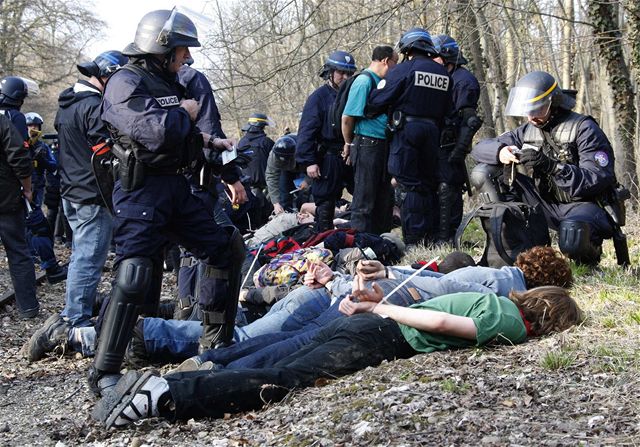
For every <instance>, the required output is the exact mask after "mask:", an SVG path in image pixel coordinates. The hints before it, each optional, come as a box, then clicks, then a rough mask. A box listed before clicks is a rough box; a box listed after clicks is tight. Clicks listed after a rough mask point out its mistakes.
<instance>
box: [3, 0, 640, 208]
mask: <svg viewBox="0 0 640 447" xmlns="http://www.w3.org/2000/svg"><path fill="white" fill-rule="evenodd" d="M202 5H203V6H202V9H201V10H199V11H198V12H197V13H196V12H195V11H194V14H193V17H194V19H195V20H194V21H195V22H196V24H197V25H198V28H199V31H200V36H201V41H202V43H203V49H202V51H201V52H200V53H199V54H198V57H199V58H200V59H201V60H199V61H198V63H197V65H198V66H199V67H202V69H203V71H204V72H205V73H206V74H207V76H208V77H209V79H210V81H211V83H212V85H213V86H214V90H215V94H216V99H217V101H218V105H219V107H220V111H221V114H222V117H223V126H224V129H225V131H226V132H227V133H228V134H229V135H230V136H238V135H239V134H240V130H239V129H240V127H241V126H242V124H244V122H245V121H246V119H247V117H248V115H249V114H250V113H252V112H255V111H260V112H263V113H267V114H268V115H269V116H271V117H272V118H274V119H275V121H276V123H277V126H276V127H275V128H274V129H270V132H271V133H272V136H278V135H280V134H281V133H282V132H283V130H284V129H285V128H289V129H291V130H292V131H295V130H296V129H297V127H298V121H299V115H300V112H301V110H302V106H303V104H304V101H305V99H306V97H307V96H308V94H309V93H311V92H312V91H313V89H314V88H316V87H317V86H318V85H320V83H321V82H322V81H321V79H320V78H319V77H318V70H319V68H320V67H321V65H322V63H323V62H324V59H325V58H326V56H327V55H328V54H329V53H330V52H331V51H333V50H335V49H344V50H347V51H350V52H352V53H353V54H354V55H355V57H356V61H357V63H358V67H359V68H364V67H366V66H367V65H368V63H369V58H370V54H371V50H372V49H373V48H374V47H375V46H376V45H380V44H391V45H394V44H395V43H396V42H397V41H398V39H399V37H400V35H401V34H402V32H403V31H405V30H407V29H409V28H411V27H413V26H421V27H424V28H426V29H427V30H429V31H430V32H431V34H432V35H435V34H439V33H446V34H449V35H451V36H453V37H454V38H455V39H456V40H457V41H458V42H459V43H460V45H461V47H462V50H463V52H464V55H465V57H466V58H467V59H468V60H469V66H468V68H469V69H470V70H471V71H472V72H473V73H474V74H475V75H476V77H477V78H478V80H479V81H480V84H481V86H482V95H481V98H480V111H479V113H480V115H481V117H482V118H483V120H484V126H483V128H482V129H481V131H480V132H479V134H478V138H484V137H492V136H495V135H498V134H500V133H502V132H504V131H505V130H507V129H511V128H513V127H514V126H516V125H517V122H516V120H514V119H513V118H511V117H505V116H503V114H502V111H503V110H504V107H505V104H506V100H507V97H508V91H509V88H510V87H511V86H513V85H514V83H515V82H516V80H517V79H518V78H519V77H521V76H522V75H524V74H525V73H527V72H529V71H531V70H546V71H548V72H550V73H551V74H553V75H554V76H556V77H557V79H558V80H559V81H560V84H561V86H562V87H563V88H565V89H575V90H577V92H578V93H577V99H578V101H577V107H576V110H577V111H578V112H580V113H585V114H589V115H592V116H593V117H594V118H595V119H596V120H597V121H598V122H599V123H600V125H601V126H602V127H603V129H604V130H605V132H606V133H607V135H608V136H609V138H610V140H611V141H612V143H613V145H614V149H615V155H616V161H617V165H616V170H617V174H618V179H619V180H620V181H621V182H623V183H624V184H625V185H627V186H628V187H630V188H631V189H632V192H633V194H634V196H635V197H636V198H637V197H638V167H637V163H636V159H637V158H638V147H640V145H639V144H638V143H639V142H640V124H639V123H640V119H639V114H640V97H639V94H638V91H637V90H638V89H637V86H638V77H639V76H640V2H637V1H635V0H623V1H595V0H504V1H487V0H454V1H450V0H434V1H416V0H351V1H349V2H345V1H340V0H244V1H242V2H234V1H227V2H225V3H222V2H221V1H220V0H213V1H205V2H203V3H202ZM123 13H125V12H123ZM103 25H104V23H103V22H101V20H100V19H99V18H98V16H97V15H96V12H95V8H93V7H92V4H91V3H90V2H86V1H80V0H70V1H64V2H63V1H58V0H36V1H33V0H29V1H26V0H0V75H2V76H6V75H18V76H25V77H28V78H31V79H34V80H35V81H37V82H38V83H39V85H40V90H41V93H40V95H39V96H37V97H32V98H29V99H28V101H27V103H26V104H25V107H24V109H25V110H24V111H30V110H34V111H37V112H39V113H40V114H41V115H43V117H44V118H45V122H46V123H47V124H48V125H49V128H46V129H45V130H48V131H51V130H53V129H52V128H51V123H52V122H53V117H54V115H55V111H56V109H57V101H56V99H57V95H58V94H59V92H60V91H62V90H63V89H64V88H66V87H67V86H69V85H70V84H71V83H73V81H74V80H75V79H76V78H77V77H78V73H77V71H76V68H75V63H76V62H77V61H78V60H86V59H91V58H93V57H94V56H95V55H92V54H87V51H88V49H89V48H90V46H91V44H92V43H94V42H95V41H96V40H100V39H101V38H104V33H102V32H101V31H100V30H101V29H103ZM131 38H133V36H131Z"/></svg>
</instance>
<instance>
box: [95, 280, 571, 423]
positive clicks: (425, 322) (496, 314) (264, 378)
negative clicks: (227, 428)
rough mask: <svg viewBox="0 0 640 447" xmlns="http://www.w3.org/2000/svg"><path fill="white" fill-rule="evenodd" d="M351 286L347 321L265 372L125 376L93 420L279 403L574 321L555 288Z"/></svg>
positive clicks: (345, 303) (217, 413)
mask: <svg viewBox="0 0 640 447" xmlns="http://www.w3.org/2000/svg"><path fill="white" fill-rule="evenodd" d="M359 281H360V284H359V285H358V286H357V287H356V288H355V290H354V292H353V294H352V295H350V296H348V297H346V298H344V299H343V300H342V301H341V302H340V308H341V311H343V312H344V313H345V314H347V315H350V317H349V318H343V319H340V320H336V321H334V322H332V323H331V324H330V325H329V326H327V327H325V328H324V329H322V330H321V331H320V332H319V333H318V334H317V335H316V337H315V338H314V339H313V341H312V342H311V345H310V346H309V347H307V348H304V349H303V350H301V351H298V352H296V353H294V354H291V355H290V356H288V357H286V358H285V359H283V360H281V361H280V362H278V363H277V364H276V365H275V366H273V367H271V368H264V369H242V370H235V371H225V370H222V371H216V373H215V374H211V372H210V371H194V372H189V373H186V374H184V373H183V374H176V375H167V376H165V377H158V376H157V375H156V374H157V373H154V372H149V371H148V372H146V373H142V372H137V371H131V372H129V373H127V375H125V376H124V377H123V378H122V379H121V381H120V383H119V384H118V386H117V388H116V392H115V393H113V394H112V395H111V396H110V397H109V398H108V399H103V400H102V401H101V402H99V404H98V405H97V406H96V409H95V411H94V412H93V417H94V418H95V419H97V420H99V421H100V422H103V423H104V424H105V425H106V427H108V428H109V427H124V426H126V425H128V424H130V423H132V422H135V421H137V420H139V419H142V418H149V417H156V416H161V417H165V418H168V419H170V420H176V419H188V418H196V417H223V416H224V414H225V413H229V412H240V411H246V410H255V409H258V408H261V407H262V406H263V405H264V402H265V401H266V402H274V401H279V400H281V399H282V398H284V397H285V396H286V395H287V394H289V393H290V392H291V390H292V389H297V388H303V387H307V386H311V385H313V384H314V383H315V381H316V380H317V379H319V378H324V377H327V378H336V377H340V376H344V375H347V374H352V373H354V372H356V371H359V370H361V369H364V368H366V367H368V366H377V365H379V364H380V363H381V362H382V361H384V360H387V361H391V360H394V359H396V358H409V357H412V356H414V355H416V354H418V353H421V352H425V353H426V352H433V351H436V350H447V349H451V348H465V347H472V346H480V345H484V344H487V343H491V342H497V343H511V344H513V343H522V342H523V341H525V340H526V338H527V336H529V337H533V336H541V335H546V334H549V333H552V332H558V331H563V330H566V329H568V328H570V327H571V326H573V325H575V324H577V323H579V322H580V321H581V320H582V312H581V311H580V308H579V307H578V306H577V304H576V303H575V301H573V299H572V298H571V297H570V296H569V294H568V293H567V291H566V290H564V289H562V288H558V287H541V288H536V289H532V290H529V291H526V292H522V293H521V294H512V297H511V298H505V297H499V296H497V295H495V294H493V293H489V294H484V293H462V294H452V295H445V296H441V297H438V298H434V299H432V300H429V301H425V302H423V303H420V304H417V305H414V306H412V307H408V308H407V307H399V306H395V305H389V304H386V303H382V302H381V301H382V297H383V292H382V289H381V288H380V286H379V285H377V284H375V285H374V286H373V288H372V289H367V288H365V287H364V286H363V283H364V281H363V280H362V278H359ZM355 314H362V315H355ZM383 316H384V317H383Z"/></svg>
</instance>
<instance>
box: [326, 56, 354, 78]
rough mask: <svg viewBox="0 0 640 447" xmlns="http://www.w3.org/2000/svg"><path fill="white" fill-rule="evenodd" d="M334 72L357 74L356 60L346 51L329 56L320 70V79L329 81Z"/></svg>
mask: <svg viewBox="0 0 640 447" xmlns="http://www.w3.org/2000/svg"><path fill="white" fill-rule="evenodd" d="M334 70H340V71H345V72H347V73H355V72H356V60H355V58H354V57H353V56H352V55H351V53H348V52H346V51H342V50H337V51H334V52H333V53H331V54H330V55H329V57H328V58H327V60H326V61H325V62H324V65H323V66H322V69H321V70H320V77H321V78H323V79H329V77H330V75H331V73H332V72H333V71H334Z"/></svg>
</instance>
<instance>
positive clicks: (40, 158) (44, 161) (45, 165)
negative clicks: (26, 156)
mask: <svg viewBox="0 0 640 447" xmlns="http://www.w3.org/2000/svg"><path fill="white" fill-rule="evenodd" d="M24 117H25V123H26V125H27V129H28V131H29V146H30V147H31V151H32V155H31V157H32V158H33V174H32V175H31V187H32V189H33V203H34V204H35V205H36V206H38V207H40V206H42V201H43V200H44V188H45V185H46V174H47V172H49V173H53V172H55V171H56V170H57V169H58V160H57V159H56V158H55V157H54V156H53V152H52V151H51V148H50V147H49V145H48V144H47V143H45V142H44V141H42V139H41V137H42V125H43V124H44V120H43V119H42V117H41V116H40V115H39V114H37V113H35V112H29V113H26V114H25V115H24ZM52 230H53V228H52Z"/></svg>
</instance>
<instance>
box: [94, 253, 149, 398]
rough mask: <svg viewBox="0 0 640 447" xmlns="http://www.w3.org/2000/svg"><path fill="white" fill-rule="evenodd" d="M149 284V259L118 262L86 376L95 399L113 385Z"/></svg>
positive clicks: (129, 259) (131, 259) (130, 259)
mask: <svg viewBox="0 0 640 447" xmlns="http://www.w3.org/2000/svg"><path fill="white" fill-rule="evenodd" d="M152 282H153V262H152V261H151V259H149V258H127V259H124V260H123V261H122V262H120V265H119V267H118V272H117V273H116V278H115V281H114V284H113V288H112V291H111V299H110V300H109V304H108V306H107V310H106V312H105V315H104V320H103V322H102V326H101V330H100V336H99V339H98V348H97V350H96V356H95V359H94V362H93V365H92V368H91V370H90V374H89V386H90V387H91V389H92V391H93V392H94V393H96V394H97V395H102V394H103V393H104V391H105V389H106V388H108V387H109V386H112V385H114V384H115V383H116V382H117V376H119V374H120V366H121V365H122V360H123V358H124V354H125V351H126V349H127V344H128V343H129V340H130V339H131V335H132V333H133V328H134V326H135V324H136V321H137V319H138V315H139V314H140V313H141V311H142V308H143V304H144V300H145V296H146V295H147V293H148V292H149V290H150V288H152Z"/></svg>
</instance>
